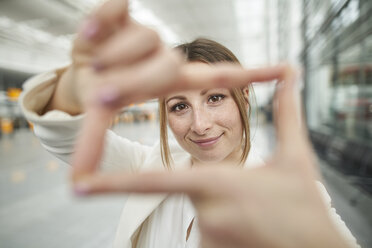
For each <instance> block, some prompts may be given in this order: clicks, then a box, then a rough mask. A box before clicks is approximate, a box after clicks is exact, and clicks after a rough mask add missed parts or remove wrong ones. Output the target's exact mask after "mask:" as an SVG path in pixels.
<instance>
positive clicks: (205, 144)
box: [190, 133, 224, 148]
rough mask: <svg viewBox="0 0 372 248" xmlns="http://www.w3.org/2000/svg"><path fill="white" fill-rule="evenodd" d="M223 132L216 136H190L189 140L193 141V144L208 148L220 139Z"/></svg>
mask: <svg viewBox="0 0 372 248" xmlns="http://www.w3.org/2000/svg"><path fill="white" fill-rule="evenodd" d="M223 134H224V133H222V134H220V135H218V136H215V137H211V138H207V139H191V138H190V140H191V141H192V142H194V143H195V144H197V145H198V146H200V148H210V147H212V146H213V145H214V144H216V143H217V142H218V141H219V140H220V138H221V137H222V135H223Z"/></svg>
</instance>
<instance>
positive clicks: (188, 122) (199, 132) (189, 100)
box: [165, 88, 243, 163]
mask: <svg viewBox="0 0 372 248" xmlns="http://www.w3.org/2000/svg"><path fill="white" fill-rule="evenodd" d="M165 105H166V109H167V115H168V124H169V126H170V128H171V130H172V132H173V134H174V136H175V138H176V139H177V141H178V143H179V144H180V145H181V146H182V147H183V149H185V150H186V151H187V152H189V153H190V154H191V156H192V157H193V160H194V161H195V160H196V162H202V163H208V162H220V161H224V160H227V159H235V158H236V157H238V158H239V157H240V155H241V141H242V135H243V130H242V123H241V118H240V114H239V109H238V106H237V104H236V103H235V101H234V99H233V97H232V95H231V93H230V91H229V90H228V89H225V88H216V89H209V90H188V91H182V92H178V93H173V94H171V95H168V96H167V97H166V98H165Z"/></svg>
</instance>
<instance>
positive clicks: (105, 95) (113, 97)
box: [99, 87, 120, 107]
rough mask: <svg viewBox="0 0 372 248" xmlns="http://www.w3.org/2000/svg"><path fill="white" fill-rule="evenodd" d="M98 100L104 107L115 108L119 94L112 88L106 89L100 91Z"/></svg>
mask: <svg viewBox="0 0 372 248" xmlns="http://www.w3.org/2000/svg"><path fill="white" fill-rule="evenodd" d="M99 94H100V96H99V100H100V102H101V104H102V105H104V106H111V107H115V106H116V105H117V102H118V100H119V96H120V95H119V92H118V90H117V89H116V88H114V87H106V88H103V89H102V90H101V91H100V93H99Z"/></svg>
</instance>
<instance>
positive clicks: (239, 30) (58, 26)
mask: <svg viewBox="0 0 372 248" xmlns="http://www.w3.org/2000/svg"><path fill="white" fill-rule="evenodd" d="M123 1H124V0H123ZM99 2H102V0H32V1H27V0H0V68H6V69H11V70H18V71H24V72H30V73H37V72H41V71H46V70H50V69H52V68H55V67H58V66H61V65H63V64H66V63H68V62H69V51H70V48H71V40H72V39H73V37H74V33H75V31H76V30H77V27H78V25H79V23H80V22H81V20H82V19H83V18H84V16H85V15H86V14H88V13H89V12H90V10H91V9H92V8H94V7H95V6H97V4H98V3H99ZM129 2H130V12H131V15H132V16H133V17H134V19H136V20H137V21H139V22H140V23H143V24H145V25H148V26H151V27H152V28H154V29H156V30H157V31H158V32H159V33H160V34H161V36H162V38H163V40H164V41H165V42H166V43H168V44H169V45H170V46H174V45H176V44H180V43H183V42H189V41H192V40H193V39H195V38H197V37H206V38H211V39H214V40H216V41H218V42H220V43H222V44H223V45H225V46H227V47H228V48H229V49H231V50H232V51H233V52H234V53H235V54H236V55H237V57H238V58H239V59H240V61H241V62H242V64H243V65H244V66H246V67H256V66H260V65H266V64H273V63H277V61H278V57H279V56H278V44H279V42H278V37H279V35H281V41H283V36H285V37H284V40H285V41H287V40H288V42H284V43H283V42H282V43H280V44H281V45H283V44H284V45H286V48H285V49H282V50H283V51H287V50H288V51H290V52H292V54H294V55H293V57H298V56H297V55H298V54H299V51H300V42H299V40H300V35H299V34H300V29H299V25H300V18H299V16H300V13H301V11H300V10H301V8H300V7H299V6H300V5H299V3H300V2H301V0H129ZM283 2H284V3H285V5H283V4H282V3H283ZM279 3H281V4H279ZM280 5H281V6H285V8H283V9H281V12H280V13H281V14H280V15H279V14H278V6H280ZM292 6H295V7H294V8H293V7H292ZM291 13H292V14H291ZM292 16H295V17H294V18H292ZM280 18H286V20H284V22H283V23H286V25H288V27H285V28H288V30H287V32H284V33H283V32H281V31H282V29H283V26H282V25H281V26H280V29H279V25H278V21H279V19H280ZM292 19H293V20H292ZM288 31H289V32H288ZM287 34H290V35H288V37H287ZM293 41H294V42H293ZM293 51H295V52H293ZM255 89H256V93H257V100H258V104H260V101H261V100H262V99H268V98H267V97H262V96H263V95H265V96H267V95H269V94H270V92H269V91H272V88H271V90H267V88H265V86H258V87H255Z"/></svg>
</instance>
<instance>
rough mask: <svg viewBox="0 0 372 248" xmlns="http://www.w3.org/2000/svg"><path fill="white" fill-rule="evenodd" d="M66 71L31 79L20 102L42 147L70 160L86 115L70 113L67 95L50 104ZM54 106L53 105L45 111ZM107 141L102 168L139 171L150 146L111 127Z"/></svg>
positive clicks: (107, 134)
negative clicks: (118, 132) (121, 134)
mask: <svg viewBox="0 0 372 248" xmlns="http://www.w3.org/2000/svg"><path fill="white" fill-rule="evenodd" d="M64 71H66V69H65V68H62V69H59V70H56V71H51V72H47V73H43V74H40V75H37V76H35V77H33V78H31V79H29V80H28V81H27V82H26V83H25V84H24V91H23V93H22V95H21V97H20V104H21V108H22V110H23V113H24V115H25V117H26V119H27V120H28V121H30V122H31V123H32V124H33V126H34V132H35V135H36V136H37V137H38V138H39V139H40V142H41V144H42V146H43V147H44V148H45V149H46V150H47V151H48V152H50V153H52V154H53V155H54V156H56V157H58V158H59V159H61V160H62V161H64V162H66V163H70V159H71V155H72V154H73V153H74V146H75V142H76V138H77V136H78V133H79V129H80V127H81V123H82V121H83V118H84V115H83V114H80V115H76V114H75V115H74V114H73V113H77V112H69V111H68V109H69V106H71V105H68V104H67V103H66V104H65V101H67V100H64V98H61V99H62V101H61V102H59V103H58V101H56V102H54V103H53V104H51V103H52V99H53V97H54V99H55V97H56V89H58V84H59V83H61V80H59V77H60V75H62V73H63V72H64ZM61 92H62V91H61ZM58 97H61V95H60V96H58ZM51 106H53V108H52V109H49V111H46V110H47V109H48V108H50V107H51ZM105 143H106V146H105V147H106V148H105V152H104V157H103V159H102V162H101V165H102V167H103V169H107V168H111V169H112V168H121V169H126V170H131V171H134V170H137V169H138V168H139V166H141V164H142V162H143V160H144V159H145V157H146V154H148V153H149V150H150V149H151V147H148V146H144V145H141V144H139V143H138V142H132V141H130V140H128V139H125V138H123V137H120V136H118V135H116V134H115V133H114V132H112V131H110V130H108V131H107V132H106V139H105Z"/></svg>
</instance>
